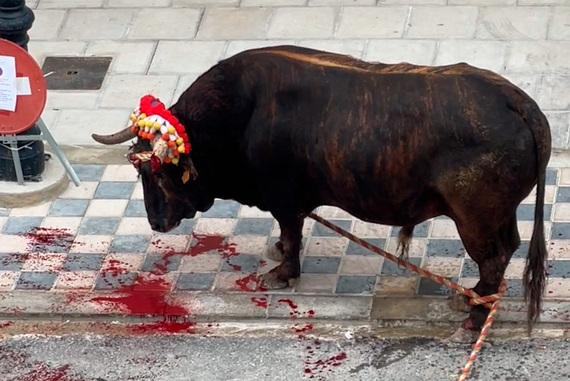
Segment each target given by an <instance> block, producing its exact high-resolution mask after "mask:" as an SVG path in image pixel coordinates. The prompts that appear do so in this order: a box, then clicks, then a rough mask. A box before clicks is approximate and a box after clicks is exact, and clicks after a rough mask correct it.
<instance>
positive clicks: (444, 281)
mask: <svg viewBox="0 0 570 381" xmlns="http://www.w3.org/2000/svg"><path fill="white" fill-rule="evenodd" d="M309 217H311V218H312V219H314V220H315V221H317V222H319V223H321V224H323V225H324V226H326V227H328V228H329V229H331V230H333V231H335V232H337V233H338V234H340V235H342V236H344V237H346V238H348V239H349V240H351V241H353V242H355V243H357V244H358V245H360V246H363V247H365V248H366V249H368V250H370V251H372V252H374V253H376V254H379V255H381V256H383V257H385V258H387V259H389V260H391V261H393V262H396V263H398V265H400V266H403V267H405V268H407V269H409V270H411V271H413V272H415V273H418V274H419V275H420V276H422V277H424V278H428V279H431V280H433V281H435V282H437V283H439V284H441V285H444V286H447V287H449V288H451V289H453V290H455V291H458V292H460V293H461V294H463V295H466V296H468V297H469V304H471V305H473V306H474V305H483V306H485V307H486V308H489V309H490V311H489V314H488V315H487V319H486V320H485V323H484V325H483V328H482V329H481V333H480V335H479V338H478V339H477V341H476V343H475V345H474V346H473V350H472V352H471V355H470V356H469V359H468V361H467V363H466V364H465V366H464V367H463V370H462V373H461V375H460V376H459V378H458V381H465V380H466V379H467V376H468V375H469V371H470V370H471V367H472V365H473V363H474V362H475V359H476V358H477V354H478V353H479V351H480V350H481V347H482V346H483V341H484V340H485V338H486V337H487V334H488V332H489V329H490V328H491V325H492V324H493V321H494V316H495V314H496V312H497V310H498V309H499V299H500V298H501V296H502V295H503V294H504V292H505V290H506V287H507V284H506V282H505V280H504V279H503V281H502V282H501V285H500V287H499V290H498V292H497V293H496V294H492V295H487V296H479V295H478V294H477V293H476V292H475V291H473V290H471V289H469V288H465V287H463V286H461V285H460V284H458V283H455V282H453V281H451V280H449V279H448V278H445V277H442V276H440V275H437V274H434V273H432V272H430V271H427V270H424V269H422V268H421V267H419V266H416V265H414V264H412V263H410V262H408V261H405V260H403V259H400V258H398V257H397V256H395V255H393V254H390V253H388V252H386V251H384V250H382V249H380V248H379V247H377V246H374V245H372V244H371V243H369V242H367V241H364V240H362V239H360V238H358V237H357V236H355V235H354V234H351V233H349V232H347V231H346V230H344V229H342V228H340V227H338V226H336V225H334V224H332V223H330V222H329V221H327V220H325V219H323V218H322V217H320V216H318V215H316V214H314V213H309Z"/></svg>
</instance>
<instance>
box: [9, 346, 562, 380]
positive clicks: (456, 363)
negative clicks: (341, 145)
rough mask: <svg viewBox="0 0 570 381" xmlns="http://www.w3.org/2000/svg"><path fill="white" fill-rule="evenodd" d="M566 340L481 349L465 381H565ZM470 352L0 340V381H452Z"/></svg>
mask: <svg viewBox="0 0 570 381" xmlns="http://www.w3.org/2000/svg"><path fill="white" fill-rule="evenodd" d="M569 349H570V343H569V342H568V341H567V340H563V341H561V340H558V341H554V340H522V341H509V342H495V343H486V344H485V346H484V349H483V350H482V352H481V353H480V355H479V358H478V359H477V361H476V363H475V366H474V368H473V369H472V372H471V377H470V378H469V380H485V381H487V380H496V381H499V380H505V381H506V380H517V381H524V380H566V379H568V377H570V364H568V362H567V358H568V356H567V353H568V350H569ZM469 351H470V347H468V346H464V345H456V344H449V343H446V342H443V341H440V340H434V339H427V338H426V339H424V338H409V339H358V338H354V339H351V340H342V341H338V340H335V341H318V340H315V339H313V338H291V339H283V338H247V337H241V338H228V337H217V338H216V337H201V336H154V337H153V336H145V337H122V336H82V335H72V336H64V337H34V336H29V337H19V338H10V339H5V340H3V341H0V375H1V376H0V378H1V379H2V380H3V381H4V380H6V381H31V380H35V381H40V380H41V381H56V380H57V381H119V380H121V381H123V380H138V381H142V380H149V381H150V380H152V381H166V380H168V381H176V380H180V381H192V380H200V381H202V380H212V381H213V380H227V381H229V380H408V381H414V380H430V381H431V380H434V381H442V380H456V379H457V376H458V374H459V372H460V369H461V368H462V367H463V365H464V363H465V361H466V359H467V356H468V354H469Z"/></svg>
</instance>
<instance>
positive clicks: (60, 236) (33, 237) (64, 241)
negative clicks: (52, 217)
mask: <svg viewBox="0 0 570 381" xmlns="http://www.w3.org/2000/svg"><path fill="white" fill-rule="evenodd" d="M23 237H24V238H26V239H27V240H28V250H29V251H32V252H43V253H45V252H48V251H49V246H59V247H63V248H65V249H69V248H70V247H71V245H72V244H73V240H74V236H73V234H71V233H70V232H69V230H68V229H58V228H40V227H35V228H32V230H31V231H30V232H29V233H26V234H23Z"/></svg>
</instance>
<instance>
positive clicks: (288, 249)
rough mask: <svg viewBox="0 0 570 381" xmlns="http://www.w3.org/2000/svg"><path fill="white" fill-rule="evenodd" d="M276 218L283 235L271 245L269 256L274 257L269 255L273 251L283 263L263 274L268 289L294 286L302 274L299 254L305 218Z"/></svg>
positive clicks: (274, 255) (275, 256)
mask: <svg viewBox="0 0 570 381" xmlns="http://www.w3.org/2000/svg"><path fill="white" fill-rule="evenodd" d="M275 218H276V219H277V221H278V222H279V227H280V228H281V236H280V238H279V241H278V242H277V243H276V244H275V245H273V246H271V247H270V251H268V254H267V256H268V258H270V259H272V258H271V257H269V255H270V254H271V251H273V253H272V255H273V257H274V258H278V259H281V264H280V265H279V266H277V267H275V268H274V269H272V270H271V271H269V272H268V273H266V274H263V275H262V276H261V278H262V280H263V283H264V285H265V287H267V288H268V289H281V288H285V287H287V286H293V284H294V283H295V281H296V280H297V279H298V278H299V276H300V275H301V263H300V259H299V254H300V251H301V239H302V228H303V218H301V217H297V216H287V217H277V216H276V217H275ZM277 252H278V254H277Z"/></svg>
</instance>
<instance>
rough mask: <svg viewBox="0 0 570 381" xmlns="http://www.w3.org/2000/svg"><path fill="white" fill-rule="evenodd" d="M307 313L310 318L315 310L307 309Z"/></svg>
mask: <svg viewBox="0 0 570 381" xmlns="http://www.w3.org/2000/svg"><path fill="white" fill-rule="evenodd" d="M307 315H309V317H310V318H312V317H314V316H315V311H314V310H309V311H307Z"/></svg>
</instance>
